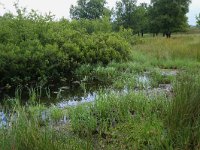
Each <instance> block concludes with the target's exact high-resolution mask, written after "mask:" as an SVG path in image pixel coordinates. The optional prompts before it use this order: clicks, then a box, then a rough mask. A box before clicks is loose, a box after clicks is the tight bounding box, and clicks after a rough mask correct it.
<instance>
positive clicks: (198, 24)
mask: <svg viewBox="0 0 200 150" xmlns="http://www.w3.org/2000/svg"><path fill="white" fill-rule="evenodd" d="M196 19H197V26H200V13H199V16H196Z"/></svg>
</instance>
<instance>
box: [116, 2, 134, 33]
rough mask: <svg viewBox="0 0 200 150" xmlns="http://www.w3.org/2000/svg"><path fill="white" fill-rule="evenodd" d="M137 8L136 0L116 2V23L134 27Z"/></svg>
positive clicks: (125, 26)
mask: <svg viewBox="0 0 200 150" xmlns="http://www.w3.org/2000/svg"><path fill="white" fill-rule="evenodd" d="M135 10H136V0H122V1H119V2H117V3H116V12H115V15H116V23H117V24H118V26H123V27H124V28H131V29H134V23H135V22H134V21H135V20H134V19H133V18H132V16H133V13H134V11H135Z"/></svg>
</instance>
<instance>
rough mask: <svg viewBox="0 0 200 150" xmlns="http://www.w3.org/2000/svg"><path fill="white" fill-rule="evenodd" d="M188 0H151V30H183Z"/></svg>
mask: <svg viewBox="0 0 200 150" xmlns="http://www.w3.org/2000/svg"><path fill="white" fill-rule="evenodd" d="M190 2H191V1H190V0H152V1H151V7H150V9H149V15H150V26H151V27H150V28H151V30H152V31H153V32H155V30H157V31H156V32H159V31H161V32H167V31H170V32H172V31H178V30H184V28H185V27H186V26H187V17H186V13H187V12H188V11H189V4H190Z"/></svg>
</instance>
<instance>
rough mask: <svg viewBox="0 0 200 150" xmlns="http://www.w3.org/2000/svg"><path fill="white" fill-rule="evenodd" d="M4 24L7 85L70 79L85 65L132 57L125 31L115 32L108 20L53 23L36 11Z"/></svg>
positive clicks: (1, 70) (2, 70)
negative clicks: (123, 34) (63, 78)
mask: <svg viewBox="0 0 200 150" xmlns="http://www.w3.org/2000/svg"><path fill="white" fill-rule="evenodd" d="M0 23H1V26H0V37H1V38H0V43H1V44H0V51H1V53H0V74H1V77H0V82H1V83H3V84H7V83H9V84H14V83H15V84H21V83H27V82H30V81H31V82H33V81H34V82H37V81H40V80H45V81H46V80H47V81H50V80H54V81H55V80H59V79H60V78H61V77H70V76H71V75H73V72H75V70H76V68H78V67H80V66H81V65H83V64H86V65H87V64H90V65H95V64H98V63H101V64H103V65H107V64H108V63H109V62H111V61H113V60H114V61H121V60H126V59H128V56H129V51H130V50H129V49H130V44H129V42H128V41H127V39H126V38H125V37H124V36H122V31H121V32H120V33H114V32H112V29H111V25H110V22H109V20H106V19H102V20H96V21H89V20H81V21H72V22H69V21H67V20H60V21H52V18H51V17H50V16H45V17H43V16H40V15H37V13H35V12H34V11H33V12H31V13H29V14H27V15H25V14H21V13H20V14H18V16H13V15H11V14H10V15H9V14H6V15H4V16H3V17H1V18H0ZM82 23H83V25H82ZM89 29H91V31H89ZM124 33H125V32H124Z"/></svg>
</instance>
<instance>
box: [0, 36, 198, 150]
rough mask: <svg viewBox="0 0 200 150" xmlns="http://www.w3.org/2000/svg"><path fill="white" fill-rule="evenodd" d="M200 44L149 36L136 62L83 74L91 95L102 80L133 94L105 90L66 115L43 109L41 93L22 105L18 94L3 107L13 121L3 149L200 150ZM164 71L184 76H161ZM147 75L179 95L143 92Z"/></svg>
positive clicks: (86, 69)
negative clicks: (142, 77) (39, 99)
mask: <svg viewBox="0 0 200 150" xmlns="http://www.w3.org/2000/svg"><path fill="white" fill-rule="evenodd" d="M199 41H200V36H199V35H198V34H195V35H174V36H173V38H171V39H166V38H162V37H157V38H150V37H147V38H144V39H141V43H138V44H136V45H135V46H133V48H132V52H131V55H130V57H131V59H130V60H128V61H124V62H121V63H117V62H111V63H109V64H108V65H107V66H104V65H102V64H99V65H96V66H92V65H83V66H81V67H80V68H78V69H76V71H75V74H76V78H77V79H79V80H80V81H81V84H82V88H83V89H84V90H86V87H85V86H86V85H85V84H86V83H87V82H92V81H94V80H98V81H100V82H102V83H107V84H108V85H109V87H111V89H117V90H118V89H124V87H127V88H128V89H129V93H127V94H125V93H123V92H121V93H120V92H119V93H117V92H113V90H107V91H106V90H100V91H99V92H98V94H97V95H98V96H97V97H96V100H95V102H91V103H86V104H81V105H78V106H75V107H67V108H65V109H59V108H58V107H56V106H54V105H52V106H50V107H47V106H44V105H42V104H37V103H36V102H35V100H34V99H36V98H37V97H38V94H39V93H38V92H37V91H35V90H34V89H33V90H32V91H31V90H30V95H29V96H30V98H29V101H31V103H29V105H26V106H21V105H20V104H19V101H16V99H17V98H20V92H16V98H15V99H10V100H7V101H6V103H5V105H4V107H3V109H4V110H5V112H7V115H9V116H10V118H11V121H10V126H9V127H8V128H0V136H1V138H0V149H2V150H4V149H5V150H10V149H13V150H23V149H30V150H32V149H34V150H40V149H50V150H51V149H52V150H54V149H64V150H65V149H83V150H87V149H97V150H98V149H99V150H100V149H116V150H118V149H119V150H121V149H130V150H140V149H141V150H166V149H167V150H173V149H175V150H178V149H181V150H182V149H183V150H187V149H194V150H198V149H200V142H199V141H200V136H199V135H200V126H199V124H200V109H199V108H200V101H199V100H200V99H199V98H200V93H199V91H200V76H199V74H200V71H199V68H200V53H199V52H200V51H199V50H200V42H199ZM162 69H172V70H175V71H177V72H178V74H177V75H176V76H174V75H161V72H162V71H163V70H162ZM144 74H146V75H147V76H148V77H149V80H150V86H151V87H152V88H154V87H155V88H157V87H159V85H160V84H172V85H173V90H172V93H171V94H172V97H170V98H168V97H166V96H165V95H162V94H158V95H154V96H147V95H146V94H145V92H137V93H136V92H135V91H134V88H135V87H137V86H138V81H137V78H138V75H144ZM140 86H141V88H140ZM139 88H140V89H142V90H146V89H145V87H142V85H139ZM17 93H18V94H17ZM31 93H32V94H31ZM44 112H45V113H46V115H47V117H46V119H42V113H44ZM64 116H66V118H68V119H69V118H70V121H69V120H68V123H66V124H62V123H60V120H61V119H63V117H64Z"/></svg>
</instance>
